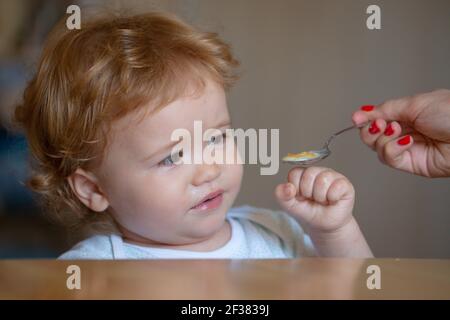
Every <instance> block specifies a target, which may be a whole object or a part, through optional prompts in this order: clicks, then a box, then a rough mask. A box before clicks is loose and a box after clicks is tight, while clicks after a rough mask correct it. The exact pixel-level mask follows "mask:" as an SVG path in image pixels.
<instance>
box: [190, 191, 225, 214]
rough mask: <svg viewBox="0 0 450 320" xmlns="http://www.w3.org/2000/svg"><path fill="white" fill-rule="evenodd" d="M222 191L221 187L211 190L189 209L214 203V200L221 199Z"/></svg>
mask: <svg viewBox="0 0 450 320" xmlns="http://www.w3.org/2000/svg"><path fill="white" fill-rule="evenodd" d="M223 193H224V191H223V190H222V189H220V190H217V191H214V192H211V193H210V194H208V195H207V196H205V197H204V198H203V199H202V200H201V201H200V202H199V203H197V204H196V205H195V206H193V207H192V208H191V209H198V208H202V207H207V206H209V205H210V204H214V202H217V201H218V200H221V198H222V195H223Z"/></svg>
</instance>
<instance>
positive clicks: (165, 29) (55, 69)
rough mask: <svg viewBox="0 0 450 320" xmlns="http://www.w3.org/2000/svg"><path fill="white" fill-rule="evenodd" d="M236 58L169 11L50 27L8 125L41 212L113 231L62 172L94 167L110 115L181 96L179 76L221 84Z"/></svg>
mask: <svg viewBox="0 0 450 320" xmlns="http://www.w3.org/2000/svg"><path fill="white" fill-rule="evenodd" d="M238 66H239V62H238V61H237V60H236V59H235V58H234V57H233V55H232V53H231V49H230V46H229V45H228V44H226V43H225V42H223V41H222V40H221V39H219V37H218V35H217V33H212V32H202V31H199V30H197V29H195V28H194V27H192V26H190V25H188V24H186V23H185V22H183V21H181V20H180V19H179V18H177V17H176V16H174V15H171V14H167V13H158V12H151V13H145V14H139V15H134V16H124V15H117V14H115V15H108V16H104V17H96V18H93V19H90V20H89V21H88V22H83V25H82V28H81V29H80V30H67V29H66V27H65V21H61V22H60V23H59V24H58V25H57V26H56V27H55V29H54V30H53V31H52V33H51V34H50V36H49V38H48V40H47V42H46V45H45V48H44V50H43V54H42V57H41V60H40V63H39V66H38V69H37V72H36V75H35V76H34V78H33V79H32V80H31V81H30V83H29V84H28V86H27V88H26V90H25V92H24V97H23V103H22V104H21V105H19V106H17V108H16V110H15V115H14V119H15V123H16V124H18V125H19V126H20V127H21V128H23V129H24V131H25V134H26V137H27V140H28V144H29V149H30V151H31V155H32V160H33V161H32V167H33V170H32V175H31V178H30V179H29V181H28V182H27V185H28V186H29V187H30V188H31V189H32V190H34V191H35V192H37V193H38V194H40V195H41V196H42V197H40V199H41V200H42V205H43V206H44V208H45V210H44V211H45V212H46V213H48V214H49V216H50V217H53V218H56V219H57V220H58V221H59V222H61V223H63V224H65V225H67V226H70V227H85V226H89V227H91V228H90V229H91V230H92V231H96V232H112V231H114V232H118V229H117V227H115V223H114V221H113V219H112V217H111V216H110V215H109V214H98V213H97V214H92V213H94V212H93V211H92V210H91V209H89V208H88V207H86V206H85V205H83V203H81V201H79V199H78V198H77V197H76V195H75V194H74V192H73V191H72V189H71V187H70V185H69V183H68V179H67V177H69V176H70V175H71V174H72V173H73V172H74V171H75V170H76V169H77V168H83V169H86V170H89V169H91V168H94V167H96V166H99V165H101V162H102V156H103V153H104V151H105V148H106V146H107V142H108V141H107V137H108V132H109V130H110V127H111V124H112V122H113V121H115V120H117V119H119V118H121V117H123V116H125V115H126V114H128V113H130V112H132V111H135V110H138V109H139V108H141V109H142V106H143V105H144V104H148V103H149V102H151V104H152V105H153V106H155V110H156V109H158V108H162V107H164V106H165V105H167V104H169V103H170V102H172V101H174V100H175V99H177V98H178V97H180V96H181V95H182V94H183V93H184V92H185V89H186V86H187V83H188V82H190V83H192V82H193V81H195V83H196V84H197V85H198V86H200V87H204V85H205V81H204V78H205V77H211V78H212V79H213V80H215V81H217V82H218V83H220V84H221V85H222V86H223V88H224V89H225V90H227V91H228V90H229V89H230V88H231V87H232V85H233V84H234V83H235V81H236V80H237V79H238V77H239V76H238V74H237V72H236V68H237V67H238Z"/></svg>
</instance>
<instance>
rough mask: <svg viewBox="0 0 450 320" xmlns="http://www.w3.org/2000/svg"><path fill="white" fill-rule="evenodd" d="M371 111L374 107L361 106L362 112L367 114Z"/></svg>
mask: <svg viewBox="0 0 450 320" xmlns="http://www.w3.org/2000/svg"><path fill="white" fill-rule="evenodd" d="M373 109H375V106H372V105H365V106H361V110H362V111H366V112H369V111H372V110H373Z"/></svg>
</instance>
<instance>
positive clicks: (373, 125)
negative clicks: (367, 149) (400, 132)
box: [369, 121, 380, 134]
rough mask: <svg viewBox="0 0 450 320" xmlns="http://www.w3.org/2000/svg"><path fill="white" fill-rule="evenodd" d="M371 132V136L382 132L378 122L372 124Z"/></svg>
mask: <svg viewBox="0 0 450 320" xmlns="http://www.w3.org/2000/svg"><path fill="white" fill-rule="evenodd" d="M369 132H370V133H371V134H375V133H378V132H380V128H378V126H377V122H376V121H373V122H372V124H371V125H370V128H369Z"/></svg>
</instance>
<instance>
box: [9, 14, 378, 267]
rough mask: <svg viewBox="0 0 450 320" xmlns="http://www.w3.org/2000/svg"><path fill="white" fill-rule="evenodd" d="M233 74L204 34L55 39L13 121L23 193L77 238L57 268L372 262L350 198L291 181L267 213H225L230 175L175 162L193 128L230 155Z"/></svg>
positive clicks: (230, 166) (229, 170)
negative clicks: (29, 157) (124, 262)
mask: <svg viewBox="0 0 450 320" xmlns="http://www.w3.org/2000/svg"><path fill="white" fill-rule="evenodd" d="M237 66H238V62H237V61H236V60H235V58H234V57H233V56H232V54H231V50H230V47H229V46H228V45H227V44H225V43H224V42H223V41H221V40H220V39H219V38H218V36H217V34H215V33H207V32H201V31H198V30H196V29H195V28H193V27H192V26H189V25H188V24H186V23H184V22H182V21H180V20H179V19H178V18H177V17H174V16H172V15H169V14H164V13H147V14H141V15H136V16H131V17H130V16H129V17H126V16H109V17H103V18H96V19H92V20H90V21H89V22H85V23H83V26H82V28H81V29H80V30H72V31H69V30H65V28H64V24H63V23H62V24H60V25H59V26H57V27H56V28H55V31H54V32H53V33H52V34H51V36H50V37H49V40H48V42H47V44H46V46H45V49H44V52H43V56H42V60H41V62H40V65H39V68H38V70H37V74H36V76H35V77H34V79H33V80H32V81H31V82H30V84H29V85H28V87H27V89H26V91H25V94H24V101H23V104H22V105H20V106H18V107H17V109H16V112H15V119H16V121H17V123H18V124H20V125H21V126H22V127H23V128H24V129H25V132H26V135H27V138H28V141H29V146H30V150H31V152H32V154H33V156H34V158H35V160H36V161H35V169H34V172H33V175H32V177H31V179H30V181H29V183H28V184H29V186H30V187H31V188H32V189H33V190H35V191H37V192H38V193H40V194H41V195H42V199H43V200H44V205H45V207H46V208H47V211H48V212H49V213H50V214H52V215H53V216H54V217H57V218H59V220H60V221H61V222H63V223H65V224H66V225H68V226H70V227H83V229H85V230H86V228H87V229H88V230H89V232H90V235H89V237H87V238H86V239H85V240H83V241H81V242H79V243H78V244H77V245H75V246H74V247H73V248H72V249H71V250H69V251H68V252H66V253H64V254H63V255H62V256H61V257H60V259H154V258H157V259H161V258H295V257H304V256H326V257H332V256H334V257H371V256H372V253H371V251H370V249H369V247H368V245H367V243H366V241H365V239H364V236H363V235H362V233H361V231H360V229H359V226H358V224H357V222H356V221H355V219H354V217H353V215H352V210H353V205H354V198H355V191H354V189H353V186H352V185H351V183H350V182H349V181H348V180H347V179H346V178H345V177H344V176H343V175H341V174H339V173H337V172H335V171H333V170H331V169H328V168H320V167H311V168H308V169H302V168H299V167H298V168H293V169H292V170H291V171H290V172H289V175H288V178H287V182H286V183H282V184H280V185H278V186H277V188H276V190H275V197H276V198H277V200H278V202H279V203H280V206H281V208H282V209H283V211H272V210H268V209H262V208H255V207H252V206H241V207H232V206H233V203H234V201H235V199H236V196H237V194H238V192H239V189H240V185H241V180H242V173H243V168H242V165H241V164H240V162H239V161H234V162H233V163H214V162H213V163H206V162H204V163H195V164H187V163H181V164H180V163H179V161H177V160H180V158H188V157H191V156H193V155H192V154H191V150H183V149H181V150H178V149H176V145H177V142H176V141H172V139H171V135H172V133H173V132H174V131H175V130H177V129H180V128H183V129H186V130H188V131H189V132H193V128H194V121H201V123H202V125H203V128H205V129H217V130H219V132H220V133H222V134H221V135H220V136H216V137H214V138H213V139H211V141H207V142H208V143H207V146H211V145H212V146H213V148H215V151H216V152H218V153H220V152H222V150H223V147H224V146H225V142H227V143H230V142H231V144H232V146H233V148H236V143H235V141H234V139H233V137H232V136H229V135H228V134H227V132H229V131H230V130H228V131H227V130H226V129H229V128H231V123H230V115H229V112H228V107H227V102H226V94H225V93H226V92H227V91H228V90H229V89H230V88H231V87H232V85H233V84H234V83H235V81H236V80H237V78H238V77H237V75H236V71H235V69H236V67H237ZM239 157H240V155H239V152H236V158H235V160H237V159H238V158H239ZM239 159H240V158H239Z"/></svg>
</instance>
